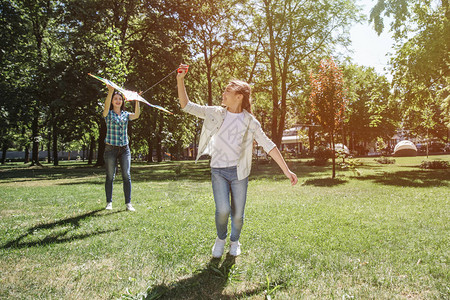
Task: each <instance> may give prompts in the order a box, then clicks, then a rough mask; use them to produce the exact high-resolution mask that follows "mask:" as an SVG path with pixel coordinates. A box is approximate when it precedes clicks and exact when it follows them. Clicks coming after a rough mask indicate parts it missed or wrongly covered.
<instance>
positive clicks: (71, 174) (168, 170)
mask: <svg viewBox="0 0 450 300" xmlns="http://www.w3.org/2000/svg"><path fill="white" fill-rule="evenodd" d="M288 164H289V165H290V168H291V170H292V171H294V172H295V173H298V174H301V176H302V177H305V176H311V175H316V176H317V175H318V174H323V173H324V172H328V169H329V166H325V167H317V166H307V165H306V164H304V163H301V162H292V161H289V162H288ZM86 177H89V178H86ZM104 178H105V170H104V168H102V167H93V166H89V165H82V164H80V165H70V166H58V167H54V166H44V167H20V168H8V169H0V183H7V182H13V183H20V182H29V181H39V180H50V181H55V184H57V185H82V184H99V185H102V184H104ZM121 178H122V177H121V171H120V167H119V168H118V170H117V176H116V180H115V181H121ZM61 179H77V180H74V181H73V182H67V181H65V182H57V181H58V180H61ZM80 179H81V180H80ZM250 179H251V180H253V179H270V180H284V179H285V176H284V175H283V172H282V171H281V170H280V168H279V167H278V165H276V164H275V163H274V162H253V166H252V173H251V175H250ZM131 180H132V182H147V181H168V180H170V181H177V180H189V181H195V182H207V181H210V180H211V170H210V167H209V160H201V161H199V162H197V163H194V162H193V161H170V162H161V163H143V162H132V164H131Z"/></svg>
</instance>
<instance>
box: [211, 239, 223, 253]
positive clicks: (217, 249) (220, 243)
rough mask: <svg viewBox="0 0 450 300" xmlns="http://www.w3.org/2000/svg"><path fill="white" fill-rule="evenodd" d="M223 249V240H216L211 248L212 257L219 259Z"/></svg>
mask: <svg viewBox="0 0 450 300" xmlns="http://www.w3.org/2000/svg"><path fill="white" fill-rule="evenodd" d="M224 248H225V240H221V239H219V238H216V242H215V243H214V246H213V248H212V256H213V257H215V258H220V257H222V255H223V249H224Z"/></svg>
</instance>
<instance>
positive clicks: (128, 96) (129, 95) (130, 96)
mask: <svg viewBox="0 0 450 300" xmlns="http://www.w3.org/2000/svg"><path fill="white" fill-rule="evenodd" d="M88 75H90V76H92V77H94V78H95V79H97V80H100V81H101V82H103V83H104V84H107V85H110V86H112V87H113V88H114V89H116V90H117V91H119V92H120V93H122V95H123V96H124V98H125V100H126V101H132V100H136V101H141V102H143V103H145V104H147V105H148V106H151V107H154V108H157V109H159V110H162V111H164V112H166V113H169V114H171V115H173V113H171V112H170V111H168V110H167V109H165V108H164V107H162V106H159V105H155V104H150V103H149V102H148V101H147V100H145V99H144V98H142V96H141V95H139V94H138V93H137V92H133V91H130V90H126V89H124V88H121V87H120V86H118V85H117V84H115V83H114V82H112V81H111V80H108V79H106V78H102V77H100V76H97V75H93V74H91V73H88Z"/></svg>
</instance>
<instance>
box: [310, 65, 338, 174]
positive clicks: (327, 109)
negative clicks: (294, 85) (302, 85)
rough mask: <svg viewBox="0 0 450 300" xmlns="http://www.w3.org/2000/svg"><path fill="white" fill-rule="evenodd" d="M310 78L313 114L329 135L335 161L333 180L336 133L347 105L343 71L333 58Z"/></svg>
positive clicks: (334, 169)
mask: <svg viewBox="0 0 450 300" xmlns="http://www.w3.org/2000/svg"><path fill="white" fill-rule="evenodd" d="M310 78H311V94H310V98H309V99H310V101H311V113H312V115H313V118H314V120H315V121H317V123H318V124H320V125H321V126H322V127H323V128H324V129H325V130H326V132H327V133H328V138H329V142H330V145H331V151H332V160H333V171H332V178H335V176H336V166H335V146H334V145H335V133H336V130H337V129H338V128H339V126H340V125H341V124H342V121H343V118H344V111H345V105H346V98H345V91H344V80H343V76H342V72H341V70H340V69H339V68H338V66H337V65H336V63H335V62H334V60H333V59H331V58H329V59H323V60H322V61H321V63H320V66H319V70H318V72H317V73H316V74H314V73H313V72H311V75H310Z"/></svg>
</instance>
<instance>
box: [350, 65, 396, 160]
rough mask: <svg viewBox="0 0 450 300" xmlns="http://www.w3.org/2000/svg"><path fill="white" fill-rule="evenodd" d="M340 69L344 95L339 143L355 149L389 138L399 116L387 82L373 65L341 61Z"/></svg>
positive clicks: (392, 133)
mask: <svg viewBox="0 0 450 300" xmlns="http://www.w3.org/2000/svg"><path fill="white" fill-rule="evenodd" d="M342 69H343V74H344V81H345V86H346V89H347V98H348V104H347V109H346V116H345V122H344V126H343V132H342V135H343V137H342V140H343V143H344V144H345V145H347V146H348V147H349V149H350V150H352V151H355V150H356V149H357V148H358V147H357V146H359V145H361V144H367V143H370V142H373V141H375V140H377V138H382V139H387V140H389V139H390V138H391V137H392V136H393V135H394V134H395V132H396V128H397V127H398V123H399V120H400V119H401V116H400V113H399V104H398V102H397V101H395V99H393V98H392V97H391V92H390V83H389V82H388V80H387V79H386V77H385V76H380V75H378V74H377V73H376V72H375V70H374V69H373V68H368V67H362V66H357V65H354V64H345V65H343V67H342Z"/></svg>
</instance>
